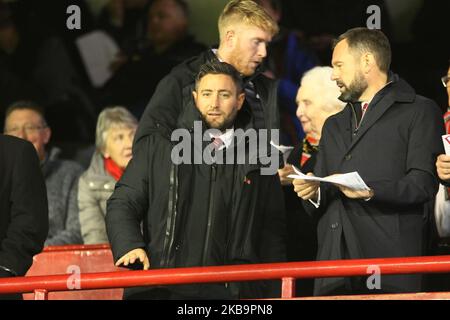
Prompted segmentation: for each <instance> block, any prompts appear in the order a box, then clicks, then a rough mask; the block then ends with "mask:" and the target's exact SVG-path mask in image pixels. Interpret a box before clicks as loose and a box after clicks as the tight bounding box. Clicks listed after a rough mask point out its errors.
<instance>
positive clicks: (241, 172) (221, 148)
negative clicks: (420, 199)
mask: <svg viewBox="0 0 450 320" xmlns="http://www.w3.org/2000/svg"><path fill="white" fill-rule="evenodd" d="M243 90H244V86H243V83H242V79H241V77H240V75H239V73H238V72H237V71H236V70H235V69H234V68H233V67H232V66H231V65H229V64H227V63H222V62H218V61H213V62H209V63H206V64H204V65H202V66H201V67H200V72H199V74H198V76H197V78H196V84H195V91H193V92H192V94H193V97H194V101H195V105H196V106H192V107H191V108H190V109H189V110H186V111H188V112H186V113H184V114H183V116H182V117H181V118H180V121H181V126H180V128H179V130H175V131H174V132H173V133H172V140H176V138H175V139H174V137H175V135H177V136H178V133H182V134H181V136H182V137H183V139H182V141H181V143H182V144H183V145H184V146H186V148H184V149H183V152H185V153H189V156H188V158H187V161H185V162H182V163H178V161H176V159H175V156H174V149H175V147H177V146H178V144H175V142H174V141H171V136H170V135H167V134H166V133H165V130H163V129H162V128H160V129H159V130H155V131H154V132H153V134H152V135H149V136H147V137H145V138H143V140H142V142H141V143H142V146H141V147H140V148H139V149H138V151H137V152H136V153H135V154H134V156H133V159H132V160H131V161H130V163H129V165H128V167H127V169H126V170H125V172H124V174H123V176H122V178H121V179H120V180H119V182H118V183H117V185H116V189H115V190H114V193H113V195H112V196H111V198H110V199H109V200H108V205H107V214H106V228H107V233H108V238H109V240H110V242H111V249H112V252H113V255H114V260H115V262H116V265H117V266H119V265H123V266H125V267H129V268H140V269H145V270H146V269H149V268H150V267H151V268H152V269H160V268H175V267H194V266H216V265H228V264H248V263H264V262H276V261H283V260H285V240H284V237H285V222H284V214H285V213H284V203H283V195H282V190H281V185H280V181H279V178H278V176H277V175H263V174H262V172H261V165H260V164H259V163H260V162H259V161H258V164H252V162H250V161H246V162H245V163H236V161H233V163H229V162H228V161H227V162H226V164H221V163H220V162H219V161H217V162H215V161H213V163H208V160H207V159H210V158H205V156H204V155H205V153H204V150H205V151H206V148H209V147H211V146H214V149H215V150H214V151H213V152H214V154H215V156H218V154H219V153H222V154H224V153H225V154H226V155H227V156H228V155H229V153H231V154H237V153H235V152H236V150H242V149H241V147H242V146H245V145H247V143H246V140H245V139H241V140H240V141H234V140H237V139H235V138H234V135H235V131H237V129H243V130H248V129H249V128H252V125H253V123H252V120H253V119H252V113H251V112H250V111H249V110H244V109H241V107H242V105H243V102H244V93H243ZM238 111H239V112H238ZM198 124H200V128H205V127H206V128H207V129H209V130H204V131H203V130H202V132H195V131H193V132H192V131H190V128H192V127H193V126H194V128H196V126H197V125H198ZM212 129H214V130H212ZM213 131H216V134H217V135H215V136H214V135H213ZM197 134H199V136H200V137H203V143H200V145H201V148H197V147H196V142H195V140H196V139H195V137H196V135H197ZM208 135H209V136H208ZM236 136H237V133H236ZM244 148H245V147H244ZM188 150H189V151H188ZM211 151H212V150H211ZM213 152H212V153H213ZM237 152H239V151H237ZM247 155H249V153H248V152H247V153H246V157H245V159H247ZM198 156H200V157H199V158H200V159H203V161H199V162H197V161H196V160H195V159H198ZM213 158H214V157H213ZM227 160H228V157H227ZM141 226H142V229H141ZM141 230H142V232H141ZM274 285H276V284H275V283H265V284H263V283H262V282H249V283H231V284H203V285H179V286H166V287H158V288H133V289H128V290H125V297H126V298H129V299H141V298H146V299H193V298H196V299H233V298H234V299H237V298H251V297H254V298H256V297H276V296H277V293H278V292H277V290H276V289H275V287H273V286H274ZM278 289H279V287H278ZM278 294H279V293H278Z"/></svg>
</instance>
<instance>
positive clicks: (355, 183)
mask: <svg viewBox="0 0 450 320" xmlns="http://www.w3.org/2000/svg"><path fill="white" fill-rule="evenodd" d="M293 168H294V171H295V173H296V174H291V175H289V176H288V177H289V178H294V179H303V180H309V181H318V182H328V183H333V184H335V185H341V186H344V187H346V188H349V189H352V190H356V191H360V190H370V188H369V187H368V186H367V185H366V183H365V182H364V180H363V179H362V178H361V176H360V175H359V174H358V172H356V171H354V172H350V173H344V174H335V175H331V176H328V177H325V178H320V177H315V176H307V175H305V174H303V173H302V172H301V171H300V170H299V169H298V168H296V167H295V166H293Z"/></svg>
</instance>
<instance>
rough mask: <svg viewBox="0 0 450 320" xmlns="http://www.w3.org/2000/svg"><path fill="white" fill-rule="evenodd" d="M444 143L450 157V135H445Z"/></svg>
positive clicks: (443, 137)
mask: <svg viewBox="0 0 450 320" xmlns="http://www.w3.org/2000/svg"><path fill="white" fill-rule="evenodd" d="M442 142H443V143H444V149H445V154H446V155H448V156H450V134H444V135H443V136H442Z"/></svg>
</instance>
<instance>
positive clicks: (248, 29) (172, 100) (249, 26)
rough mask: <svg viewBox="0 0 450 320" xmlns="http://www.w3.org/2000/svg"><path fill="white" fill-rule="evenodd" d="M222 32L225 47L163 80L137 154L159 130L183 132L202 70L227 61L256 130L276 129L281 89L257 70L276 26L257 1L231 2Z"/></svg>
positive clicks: (140, 133)
mask: <svg viewBox="0 0 450 320" xmlns="http://www.w3.org/2000/svg"><path fill="white" fill-rule="evenodd" d="M218 28H219V34H220V45H219V47H218V48H217V49H208V50H207V51H205V52H203V53H202V54H200V55H199V56H198V57H194V58H192V59H189V60H187V61H185V62H183V63H182V64H180V65H178V66H177V67H175V68H174V69H173V70H172V71H171V72H170V73H169V74H168V75H167V76H166V77H165V78H163V79H162V80H161V82H160V83H159V84H158V87H157V88H156V90H155V93H154V95H153V97H152V98H151V99H150V102H149V104H148V105H147V107H146V110H145V112H144V114H143V116H142V119H141V122H140V124H139V127H138V130H137V133H136V137H135V146H134V149H136V147H137V146H138V145H139V141H140V140H141V139H142V138H143V137H145V136H147V135H149V134H151V132H152V131H153V130H154V129H155V128H160V127H162V128H164V129H166V130H167V132H168V133H169V132H171V131H172V130H173V129H175V128H177V127H179V125H180V124H179V120H178V119H181V118H182V115H183V113H185V111H186V110H189V109H190V108H188V107H192V106H193V103H194V101H193V98H192V95H191V92H192V91H193V89H194V84H195V76H196V74H197V73H198V70H199V68H200V66H201V65H202V64H204V63H206V62H209V61H217V60H219V61H223V62H227V63H229V64H231V65H232V66H234V67H235V68H236V69H237V70H238V71H239V73H240V74H241V76H242V77H243V78H244V82H245V93H246V99H245V103H244V106H243V108H244V109H248V110H250V111H251V113H252V114H253V116H254V123H253V127H254V128H255V129H262V128H267V129H277V128H278V127H279V124H278V123H279V116H278V110H277V89H276V83H275V81H273V80H270V79H268V78H266V77H265V76H264V75H262V74H261V73H260V71H259V70H258V67H259V65H260V64H261V62H262V61H263V59H264V58H265V57H266V55H267V51H266V50H267V44H268V43H269V42H270V41H271V39H272V37H273V36H274V35H275V34H276V33H277V32H278V26H277V23H276V22H275V21H274V20H273V19H272V18H271V17H270V16H269V15H268V14H267V13H266V12H265V11H264V9H263V8H262V7H260V6H259V5H257V4H256V3H255V2H253V1H252V0H232V1H230V2H229V3H228V4H227V5H226V6H225V8H224V9H223V11H222V13H221V15H220V17H219V21H218Z"/></svg>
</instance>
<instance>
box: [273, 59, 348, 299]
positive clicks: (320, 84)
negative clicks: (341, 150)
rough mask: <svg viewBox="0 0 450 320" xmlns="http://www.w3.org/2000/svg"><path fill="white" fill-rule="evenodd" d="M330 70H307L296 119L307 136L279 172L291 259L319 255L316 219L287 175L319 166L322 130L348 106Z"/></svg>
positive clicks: (301, 291) (307, 291) (306, 289)
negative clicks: (328, 119) (302, 201)
mask: <svg viewBox="0 0 450 320" xmlns="http://www.w3.org/2000/svg"><path fill="white" fill-rule="evenodd" d="M331 73H332V69H331V68H330V67H315V68H313V69H311V70H309V71H307V72H306V73H305V74H304V76H303V78H302V81H301V84H300V88H299V90H298V93H297V99H296V101H297V105H298V109H297V117H298V118H299V119H300V121H301V123H302V126H303V130H304V132H305V134H306V137H305V138H304V139H303V143H299V144H298V145H297V146H295V148H294V150H292V152H291V153H290V155H289V158H288V160H287V162H288V163H287V164H286V165H285V167H284V168H283V169H280V170H279V171H278V173H279V175H280V180H281V183H282V185H283V191H284V198H285V203H286V215H287V219H288V223H287V226H288V247H287V249H288V260H289V261H311V260H314V259H315V256H316V253H317V230H316V229H317V219H316V217H311V216H310V215H309V214H308V213H307V212H306V211H305V209H304V208H303V206H302V205H301V203H300V202H299V201H298V197H297V194H296V193H295V192H294V189H293V186H292V179H291V178H288V175H290V174H292V173H294V170H293V168H292V166H295V167H297V168H299V169H300V170H301V171H302V172H311V171H313V170H314V166H315V164H316V157H317V152H318V145H319V141H320V137H321V133H322V127H323V125H324V123H325V121H326V119H327V118H328V117H330V116H332V115H333V114H336V113H338V112H340V111H341V110H342V109H343V108H344V106H345V104H344V103H343V102H342V101H339V100H338V97H339V94H340V93H339V88H338V86H337V85H336V83H335V82H333V81H331ZM297 294H298V295H306V296H310V295H312V281H311V282H309V281H308V280H302V282H301V283H299V285H298V286H297Z"/></svg>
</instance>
